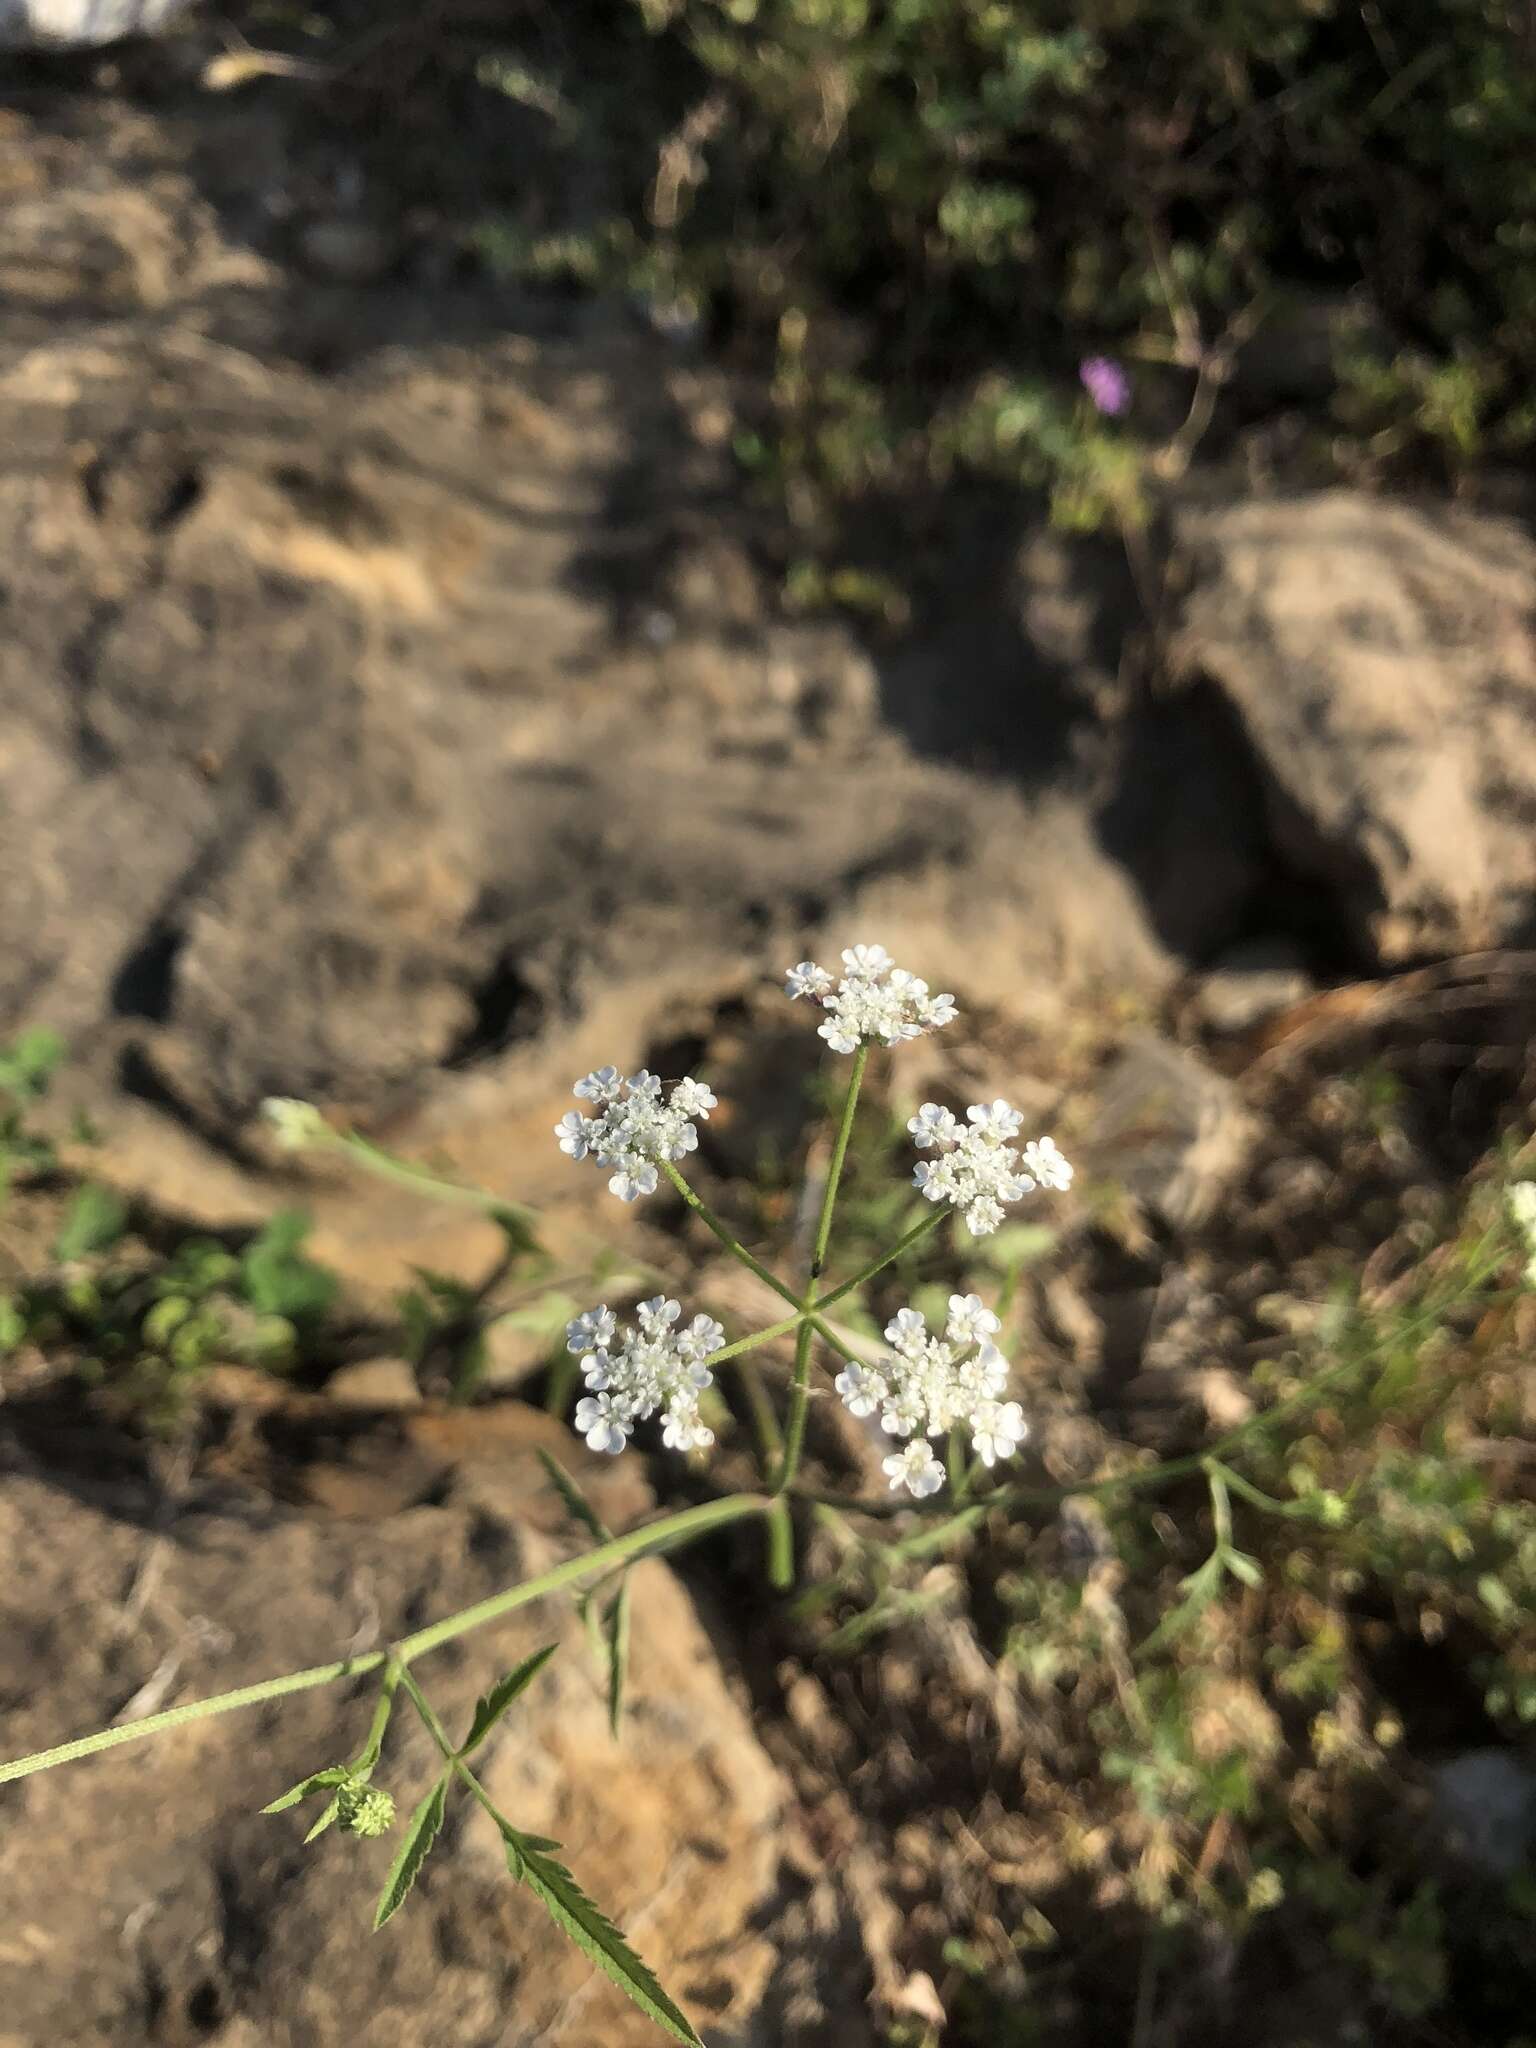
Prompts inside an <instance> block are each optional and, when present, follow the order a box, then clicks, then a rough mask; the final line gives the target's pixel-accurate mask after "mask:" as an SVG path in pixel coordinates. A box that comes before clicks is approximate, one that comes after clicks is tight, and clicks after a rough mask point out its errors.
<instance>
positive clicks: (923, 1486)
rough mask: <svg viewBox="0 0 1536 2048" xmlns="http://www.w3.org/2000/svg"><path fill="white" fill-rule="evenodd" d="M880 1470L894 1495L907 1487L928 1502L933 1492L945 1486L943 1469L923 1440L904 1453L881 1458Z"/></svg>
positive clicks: (910, 1445) (919, 1440)
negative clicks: (928, 1497) (927, 1498)
mask: <svg viewBox="0 0 1536 2048" xmlns="http://www.w3.org/2000/svg"><path fill="white" fill-rule="evenodd" d="M880 1470H881V1471H882V1472H883V1473H884V1474H885V1476H886V1478H887V1479H889V1481H890V1482H891V1491H892V1493H896V1492H898V1491H899V1490H900V1489H901V1488H902V1487H903V1486H904V1487H905V1488H906V1489H907V1491H908V1493H911V1494H915V1495H916V1496H917V1498H918V1499H919V1500H924V1499H926V1497H927V1496H928V1495H929V1494H930V1493H937V1492H938V1490H939V1488H940V1487H941V1486H942V1485H943V1484H944V1467H943V1466H942V1465H941V1464H940V1463H939V1461H938V1459H937V1458H936V1457H935V1456H934V1455H933V1452H932V1450H931V1449H930V1448H929V1446H928V1444H927V1443H925V1442H924V1441H923V1439H922V1438H921V1437H919V1438H917V1440H916V1441H915V1442H913V1443H910V1444H908V1445H907V1446H906V1448H905V1449H904V1450H900V1451H893V1452H892V1453H891V1455H890V1457H888V1458H882V1459H881V1460H880Z"/></svg>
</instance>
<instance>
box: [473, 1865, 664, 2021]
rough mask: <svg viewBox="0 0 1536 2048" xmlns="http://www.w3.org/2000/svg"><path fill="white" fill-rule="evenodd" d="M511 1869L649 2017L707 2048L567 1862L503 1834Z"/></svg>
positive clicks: (583, 1952)
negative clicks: (567, 1866) (568, 1867)
mask: <svg viewBox="0 0 1536 2048" xmlns="http://www.w3.org/2000/svg"><path fill="white" fill-rule="evenodd" d="M504 1834H505V1836H506V1843H507V1867H508V1869H509V1870H510V1871H511V1872H512V1875H513V1876H514V1877H516V1878H518V1879H520V1881H521V1882H522V1883H523V1884H526V1885H527V1886H528V1888H529V1890H530V1891H531V1892H533V1893H534V1894H535V1895H536V1897H537V1898H538V1899H539V1900H540V1902H541V1903H542V1905H543V1907H544V1910H545V1911H546V1912H547V1913H548V1914H549V1917H550V1918H551V1919H552V1920H553V1921H554V1923H555V1925H556V1926H557V1927H559V1928H561V1929H563V1930H564V1932H565V1933H566V1934H568V1935H569V1936H570V1938H571V1940H572V1941H574V1942H575V1944H576V1946H577V1947H578V1948H579V1949H580V1950H581V1952H582V1954H583V1955H585V1956H586V1957H587V1958H588V1959H589V1960H590V1961H591V1962H594V1963H596V1965H597V1967H598V1968H599V1969H600V1970H601V1971H602V1972H603V1973H604V1975H605V1976H607V1977H610V1978H612V1980H613V1982H614V1983H615V1984H617V1985H618V1987H619V1989H620V1990H621V1991H622V1992H624V1993H625V1995H626V1996H627V1997H629V1998H631V1999H633V2000H634V2002H635V2004H636V2005H638V2006H639V2008H640V2010H641V2011H642V2012H643V2013H644V2014H645V2015H646V2017H647V2018H648V2019H651V2020H654V2021H655V2023H656V2025H657V2026H658V2027H661V2028H662V2029H663V2030H664V2031H665V2032H666V2033H668V2034H670V2035H671V2036H672V2038H673V2040H674V2041H681V2042H683V2043H684V2048H704V2044H703V2042H702V2041H700V2039H699V2037H698V2035H697V2033H696V2032H695V2031H694V2029H693V2027H692V2026H691V2025H690V2024H689V2022H688V2019H687V2018H686V2016H685V2015H684V2014H683V2013H682V2012H681V2011H680V2010H679V2009H678V2007H677V2006H675V2005H674V2004H673V2003H672V2000H671V1999H670V1998H668V1996H667V1994H666V1992H665V1991H663V1990H662V1988H661V1986H660V1985H659V1984H658V1983H657V1981H656V1979H655V1978H654V1977H653V1976H652V1975H651V1972H650V1971H649V1970H648V1969H647V1968H646V1966H645V1964H644V1963H643V1962H641V1960H640V1958H639V1957H638V1956H637V1955H636V1954H635V1952H634V1950H633V1949H632V1948H631V1947H630V1945H629V1943H628V1942H627V1941H626V1940H625V1939H624V1937H623V1935H622V1934H620V1932H619V1930H618V1928H617V1927H615V1926H614V1924H613V1922H612V1921H611V1920H610V1919H609V1918H608V1916H607V1915H606V1914H605V1913H604V1912H603V1911H602V1910H601V1908H599V1907H598V1906H596V1905H594V1904H593V1902H592V1900H591V1899H589V1898H588V1897H587V1895H586V1893H585V1892H584V1891H583V1890H582V1888H581V1886H580V1885H579V1884H578V1883H577V1882H576V1880H575V1878H574V1877H572V1875H571V1873H570V1872H569V1871H568V1870H567V1869H566V1867H565V1865H564V1864H563V1863H556V1862H555V1861H554V1859H553V1858H552V1857H551V1856H549V1855H548V1854H547V1853H546V1852H545V1851H544V1850H543V1849H540V1848H535V1847H534V1843H535V1841H536V1840H537V1837H535V1836H533V1835H518V1834H517V1833H516V1830H515V1829H507V1830H504Z"/></svg>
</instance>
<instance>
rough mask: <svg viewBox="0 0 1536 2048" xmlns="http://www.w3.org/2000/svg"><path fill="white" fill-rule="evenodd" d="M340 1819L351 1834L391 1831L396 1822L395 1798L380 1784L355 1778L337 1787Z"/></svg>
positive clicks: (339, 1821) (385, 1832)
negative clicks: (372, 1783) (366, 1783)
mask: <svg viewBox="0 0 1536 2048" xmlns="http://www.w3.org/2000/svg"><path fill="white" fill-rule="evenodd" d="M336 1820H337V1824H338V1826H340V1827H341V1828H342V1829H343V1830H344V1831H345V1833H347V1834H349V1835H364V1836H373V1835H387V1834H388V1833H389V1831H390V1829H391V1828H392V1827H393V1826H394V1824H395V1802H394V1800H393V1799H391V1798H390V1796H389V1794H388V1793H387V1792H385V1791H383V1790H381V1789H380V1787H379V1786H377V1785H365V1784H363V1783H362V1781H361V1780H360V1779H358V1778H353V1779H350V1780H349V1781H348V1782H347V1783H346V1784H345V1785H343V1786H341V1787H340V1788H339V1789H338V1791H337V1794H336Z"/></svg>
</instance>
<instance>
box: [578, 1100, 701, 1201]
mask: <svg viewBox="0 0 1536 2048" xmlns="http://www.w3.org/2000/svg"><path fill="white" fill-rule="evenodd" d="M573 1093H575V1094H577V1095H579V1096H581V1097H582V1099H583V1100H584V1101H586V1102H590V1103H591V1104H592V1105H593V1106H594V1109H595V1112H596V1113H595V1115H592V1116H583V1115H582V1113H581V1112H580V1110H576V1109H568V1110H567V1111H566V1113H565V1115H564V1116H563V1117H561V1119H560V1121H559V1123H557V1124H556V1125H555V1136H556V1137H557V1138H558V1139H559V1140H560V1150H561V1151H562V1152H565V1153H568V1154H569V1155H570V1157H571V1158H572V1159H585V1158H586V1157H587V1155H588V1153H590V1154H591V1155H592V1157H593V1158H594V1159H595V1160H596V1161H597V1163H598V1165H599V1166H606V1167H609V1168H611V1170H612V1174H613V1177H612V1179H611V1180H610V1181H609V1183H608V1187H609V1191H610V1192H611V1193H612V1194H615V1195H617V1196H618V1198H619V1200H620V1201H621V1202H633V1201H636V1200H638V1198H639V1197H640V1196H641V1195H649V1194H653V1193H654V1192H655V1188H656V1165H657V1162H658V1160H662V1159H681V1158H683V1157H684V1155H685V1154H687V1153H689V1152H691V1151H693V1149H694V1147H695V1146H696V1145H697V1144H698V1142H699V1134H698V1131H697V1129H696V1128H695V1126H694V1123H693V1119H694V1118H695V1117H703V1118H705V1119H706V1120H707V1119H708V1116H709V1112H710V1111H711V1110H712V1109H713V1108H714V1107H715V1097H714V1095H713V1094H711V1092H710V1090H709V1089H708V1088H706V1087H705V1086H704V1083H703V1082H702V1081H689V1080H684V1081H679V1082H678V1083H677V1084H676V1086H675V1087H674V1088H673V1090H672V1092H671V1094H670V1095H669V1096H668V1097H667V1098H666V1100H665V1101H663V1100H662V1084H661V1082H660V1081H659V1080H658V1079H657V1078H656V1076H655V1075H654V1074H648V1073H647V1072H646V1071H645V1069H644V1068H643V1067H642V1068H641V1070H640V1072H639V1073H638V1074H627V1075H626V1074H621V1073H620V1072H619V1070H618V1068H617V1067H599V1068H598V1070H597V1072H596V1073H595V1074H588V1075H587V1077H586V1079H585V1080H584V1081H578V1082H577V1083H576V1086H575V1089H574V1090H573Z"/></svg>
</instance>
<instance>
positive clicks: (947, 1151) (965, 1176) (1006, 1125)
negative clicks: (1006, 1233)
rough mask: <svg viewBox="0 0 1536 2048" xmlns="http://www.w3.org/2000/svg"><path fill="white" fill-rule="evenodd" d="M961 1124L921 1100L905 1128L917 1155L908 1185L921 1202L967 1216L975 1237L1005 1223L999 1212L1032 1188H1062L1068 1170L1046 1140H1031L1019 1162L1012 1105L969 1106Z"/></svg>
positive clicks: (1017, 1123)
mask: <svg viewBox="0 0 1536 2048" xmlns="http://www.w3.org/2000/svg"><path fill="white" fill-rule="evenodd" d="M965 1115H966V1121H965V1123H964V1124H961V1123H960V1122H958V1121H957V1119H956V1118H954V1117H953V1116H951V1115H950V1114H949V1112H948V1110H945V1109H941V1108H940V1107H939V1105H938V1104H937V1103H936V1102H925V1103H924V1104H923V1106H922V1108H921V1109H920V1110H919V1111H918V1113H917V1115H916V1116H915V1117H913V1118H912V1119H911V1121H910V1122H909V1123H908V1125H907V1129H908V1130H909V1131H910V1132H911V1133H912V1139H913V1142H914V1144H915V1145H916V1146H917V1149H918V1150H919V1151H920V1152H934V1153H936V1154H937V1157H936V1158H933V1159H920V1160H919V1161H918V1163H917V1165H916V1167H915V1168H914V1169H913V1173H912V1182H913V1185H914V1186H915V1187H916V1188H918V1189H919V1190H920V1191H921V1193H922V1195H923V1197H924V1198H925V1200H927V1201H930V1202H948V1203H950V1204H951V1205H952V1206H953V1207H954V1208H956V1209H958V1210H959V1212H960V1214H961V1215H962V1216H963V1217H964V1218H965V1221H966V1225H967V1227H968V1228H969V1230H970V1231H971V1233H972V1235H973V1236H976V1237H986V1236H988V1235H989V1234H990V1233H991V1232H992V1231H994V1230H996V1228H997V1226H998V1224H999V1223H1001V1222H1002V1220H1003V1209H1004V1206H1005V1204H1007V1203H1009V1202H1017V1201H1020V1200H1022V1198H1023V1197H1024V1196H1025V1195H1027V1194H1028V1193H1029V1192H1030V1191H1031V1189H1033V1188H1036V1187H1043V1188H1055V1189H1057V1190H1061V1189H1064V1188H1066V1187H1068V1186H1070V1185H1071V1180H1072V1169H1071V1167H1070V1166H1069V1165H1068V1164H1067V1162H1066V1160H1065V1159H1064V1158H1063V1157H1062V1156H1061V1153H1060V1152H1059V1151H1058V1150H1057V1148H1056V1145H1055V1142H1054V1140H1053V1139H1050V1138H1032V1139H1031V1140H1030V1141H1029V1143H1028V1144H1026V1145H1025V1147H1024V1156H1023V1160H1022V1161H1021V1159H1020V1156H1019V1152H1018V1150H1017V1149H1016V1148H1015V1146H1014V1143H1013V1140H1014V1139H1015V1138H1016V1137H1017V1136H1018V1133H1019V1126H1020V1124H1021V1123H1022V1122H1023V1118H1022V1117H1021V1116H1020V1114H1019V1112H1018V1111H1017V1110H1016V1109H1014V1108H1013V1106H1012V1105H1011V1104H1010V1103H1007V1102H1004V1101H1002V1100H1001V1099H999V1100H998V1101H996V1102H973V1103H972V1104H971V1106H970V1108H969V1109H968V1110H967V1111H966V1112H965Z"/></svg>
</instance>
